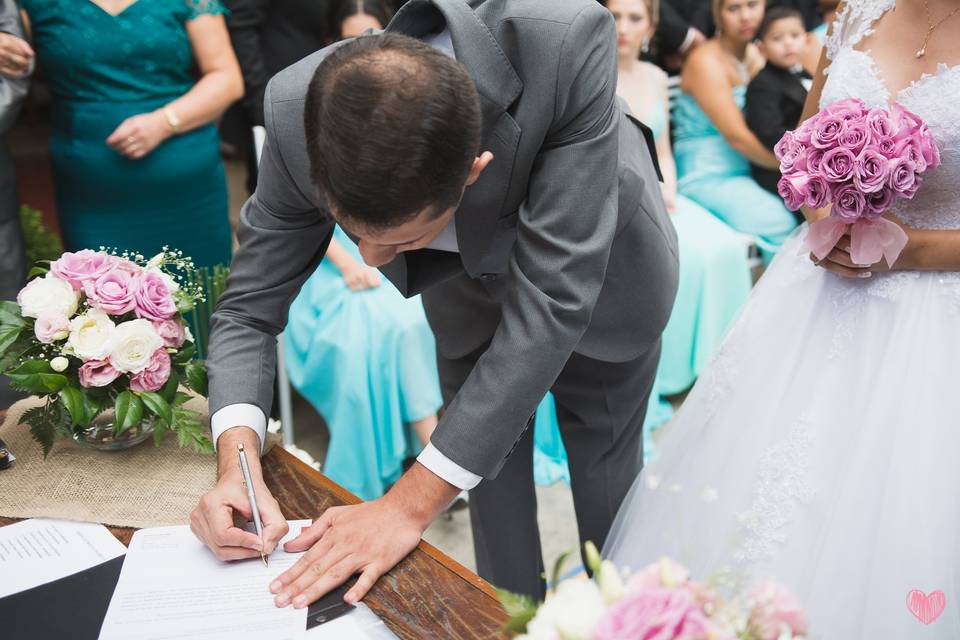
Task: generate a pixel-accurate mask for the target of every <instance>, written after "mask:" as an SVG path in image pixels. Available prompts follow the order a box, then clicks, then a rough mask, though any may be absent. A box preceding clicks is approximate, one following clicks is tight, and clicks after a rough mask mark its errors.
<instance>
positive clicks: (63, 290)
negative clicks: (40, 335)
mask: <svg viewBox="0 0 960 640" xmlns="http://www.w3.org/2000/svg"><path fill="white" fill-rule="evenodd" d="M17 304H19V305H20V314H21V315H22V316H23V317H25V318H39V317H40V316H41V315H43V314H45V313H52V314H62V315H64V316H66V317H67V318H69V317H71V316H73V314H74V313H76V312H77V307H78V305H79V304H80V293H79V292H78V291H76V290H75V289H74V288H73V286H72V285H71V284H70V283H69V282H67V281H66V280H62V279H60V278H58V277H57V276H55V275H53V274H51V273H48V274H47V275H46V276H44V277H43V278H34V279H33V280H31V281H30V282H28V283H27V285H26V286H25V287H23V289H21V290H20V293H18V294H17Z"/></svg>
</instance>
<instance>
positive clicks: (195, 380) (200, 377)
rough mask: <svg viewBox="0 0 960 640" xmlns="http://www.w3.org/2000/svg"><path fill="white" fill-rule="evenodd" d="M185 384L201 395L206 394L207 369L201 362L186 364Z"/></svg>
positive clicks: (204, 395)
mask: <svg viewBox="0 0 960 640" xmlns="http://www.w3.org/2000/svg"><path fill="white" fill-rule="evenodd" d="M186 373H187V386H188V387H190V388H191V389H193V390H194V391H196V392H197V393H199V394H200V395H202V396H203V397H206V396H207V370H206V368H204V366H203V363H202V362H191V363H190V364H188V365H187V368H186Z"/></svg>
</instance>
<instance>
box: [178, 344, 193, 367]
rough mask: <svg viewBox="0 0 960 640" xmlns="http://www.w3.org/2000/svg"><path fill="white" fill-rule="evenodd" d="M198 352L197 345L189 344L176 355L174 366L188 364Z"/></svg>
mask: <svg viewBox="0 0 960 640" xmlns="http://www.w3.org/2000/svg"><path fill="white" fill-rule="evenodd" d="M196 352H197V345H195V344H192V343H191V344H187V345H185V346H184V347H183V348H181V349H180V351H178V352H177V353H176V354H175V355H174V357H173V362H174V364H187V363H188V362H190V358H192V357H193V354H195V353H196Z"/></svg>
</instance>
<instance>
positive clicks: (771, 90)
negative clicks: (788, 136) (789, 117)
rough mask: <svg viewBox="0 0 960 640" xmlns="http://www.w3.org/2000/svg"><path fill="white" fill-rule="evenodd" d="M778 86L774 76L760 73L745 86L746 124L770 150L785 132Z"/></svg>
mask: <svg viewBox="0 0 960 640" xmlns="http://www.w3.org/2000/svg"><path fill="white" fill-rule="evenodd" d="M780 97H781V92H780V86H779V85H778V83H777V82H776V80H775V79H774V78H771V77H770V76H768V75H767V74H764V73H761V74H760V75H758V76H757V77H756V78H754V79H753V81H752V82H751V83H750V84H749V86H748V87H747V97H746V102H745V104H746V109H745V111H746V113H745V116H746V119H747V126H748V127H750V130H751V131H753V133H754V134H755V135H756V136H757V138H759V139H760V142H762V143H763V146H765V147H767V148H768V149H770V150H771V151H772V150H773V147H774V145H776V144H777V143H778V142H780V138H782V137H783V134H784V133H786V131H787V129H788V128H789V127H788V126H787V123H786V122H784V117H783V109H782V108H781V106H780Z"/></svg>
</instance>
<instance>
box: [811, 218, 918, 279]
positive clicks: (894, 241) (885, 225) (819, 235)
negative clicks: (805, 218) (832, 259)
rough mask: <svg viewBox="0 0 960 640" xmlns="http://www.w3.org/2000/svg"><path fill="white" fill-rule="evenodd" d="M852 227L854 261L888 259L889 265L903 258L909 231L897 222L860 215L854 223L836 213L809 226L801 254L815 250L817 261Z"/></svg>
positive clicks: (827, 253) (851, 253)
mask: <svg viewBox="0 0 960 640" xmlns="http://www.w3.org/2000/svg"><path fill="white" fill-rule="evenodd" d="M848 228H849V229H850V259H851V260H853V263H854V264H860V265H873V264H876V263H878V262H880V259H881V258H885V259H886V261H887V266H888V267H893V263H895V262H896V261H897V258H899V257H900V253H901V252H902V251H903V249H904V247H906V246H907V234H906V233H905V232H904V230H903V229H902V228H901V227H900V225H898V224H896V223H895V222H891V221H890V220H887V219H886V218H876V219H874V220H869V219H866V218H861V219H860V220H857V221H856V222H854V223H853V224H850V223H848V222H844V221H843V220H840V219H839V218H836V217H834V216H827V217H826V218H823V219H821V220H817V221H816V222H814V223H813V224H811V225H810V228H809V229H807V235H806V237H805V238H804V240H803V246H802V253H808V252H809V253H812V254H813V255H815V256H816V257H817V260H823V259H824V258H826V257H827V256H828V255H829V254H830V252H831V251H832V250H833V248H834V247H835V246H837V242H839V241H840V238H842V237H843V235H844V234H845V233H846V232H847V229H848Z"/></svg>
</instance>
